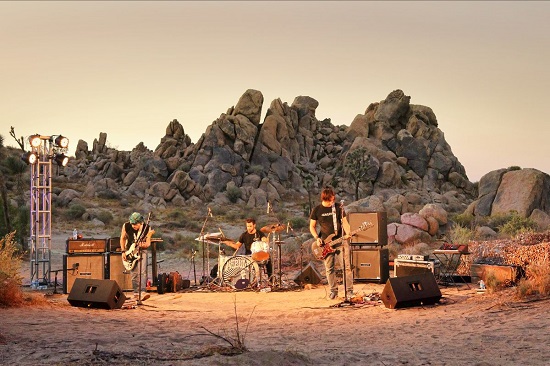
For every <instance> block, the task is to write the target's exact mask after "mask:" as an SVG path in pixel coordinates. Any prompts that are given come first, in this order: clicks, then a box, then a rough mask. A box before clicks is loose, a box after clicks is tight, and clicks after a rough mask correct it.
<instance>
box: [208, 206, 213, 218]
mask: <svg viewBox="0 0 550 366" xmlns="http://www.w3.org/2000/svg"><path fill="white" fill-rule="evenodd" d="M208 216H210V217H214V215H212V210H211V209H210V207H208Z"/></svg>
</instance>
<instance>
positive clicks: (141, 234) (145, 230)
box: [120, 212, 155, 300]
mask: <svg viewBox="0 0 550 366" xmlns="http://www.w3.org/2000/svg"><path fill="white" fill-rule="evenodd" d="M154 233H155V230H153V229H151V227H150V226H149V220H147V223H145V220H144V218H143V216H142V215H141V214H140V213H139V212H134V213H132V214H131V215H130V217H129V218H128V221H127V222H125V223H124V224H123V225H122V229H121V231H120V248H121V249H122V264H123V265H124V267H125V268H126V270H127V271H130V272H131V274H132V288H133V290H134V297H135V298H137V299H138V300H141V299H139V294H140V293H141V291H142V290H145V286H146V285H145V284H146V282H147V278H146V267H147V250H146V249H147V248H149V246H150V245H151V237H152V236H153V234H154ZM140 280H141V286H140ZM140 287H141V288H140Z"/></svg>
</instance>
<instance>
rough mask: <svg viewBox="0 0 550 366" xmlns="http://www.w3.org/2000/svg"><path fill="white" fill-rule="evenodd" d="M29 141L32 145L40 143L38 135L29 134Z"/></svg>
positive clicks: (36, 145) (35, 145)
mask: <svg viewBox="0 0 550 366" xmlns="http://www.w3.org/2000/svg"><path fill="white" fill-rule="evenodd" d="M29 143H30V144H31V146H32V147H38V146H40V144H41V143H42V141H41V139H40V135H31V136H29Z"/></svg>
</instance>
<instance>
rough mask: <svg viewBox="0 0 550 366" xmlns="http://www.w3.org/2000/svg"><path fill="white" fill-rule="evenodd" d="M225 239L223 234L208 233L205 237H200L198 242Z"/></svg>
mask: <svg viewBox="0 0 550 366" xmlns="http://www.w3.org/2000/svg"><path fill="white" fill-rule="evenodd" d="M222 239H223V234H222V233H221V232H220V233H206V234H204V235H203V236H199V237H198V238H197V239H196V240H209V241H220V240H222Z"/></svg>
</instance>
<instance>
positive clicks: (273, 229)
mask: <svg viewBox="0 0 550 366" xmlns="http://www.w3.org/2000/svg"><path fill="white" fill-rule="evenodd" d="M285 230H286V225H284V224H272V225H266V226H264V227H263V228H261V229H260V231H261V232H262V233H264V234H268V233H280V232H281V231H285Z"/></svg>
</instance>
